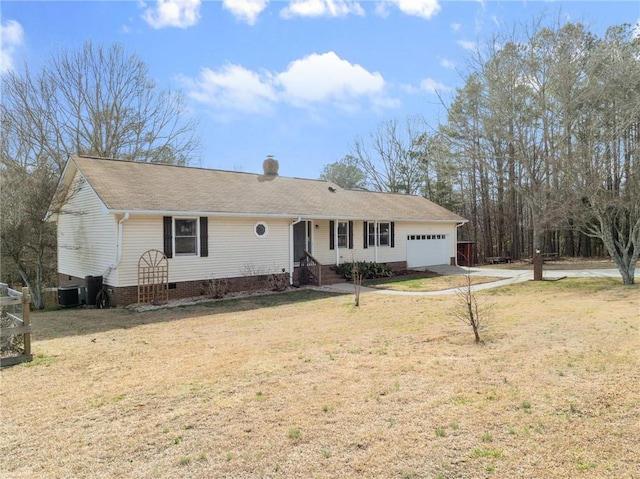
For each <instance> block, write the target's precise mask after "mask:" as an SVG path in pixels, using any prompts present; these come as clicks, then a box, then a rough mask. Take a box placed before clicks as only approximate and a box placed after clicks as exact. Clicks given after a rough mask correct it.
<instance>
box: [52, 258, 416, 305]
mask: <svg viewBox="0 0 640 479" xmlns="http://www.w3.org/2000/svg"><path fill="white" fill-rule="evenodd" d="M386 265H387V266H388V267H389V268H391V270H392V271H394V272H398V271H403V270H406V269H407V262H406V261H396V262H393V263H386ZM331 268H332V265H323V266H322V284H323V285H329V284H335V283H342V282H344V279H343V278H342V277H340V276H338V275H337V274H336V273H335V271H333V270H332V269H331ZM297 270H298V268H296V271H295V272H294V275H295V274H297ZM276 276H277V277H278V278H279V282H280V284H287V285H288V284H289V283H288V278H289V274H288V273H282V274H279V275H276ZM296 278H297V276H294V283H296V282H297V281H296ZM218 281H221V280H218ZM222 281H225V282H226V289H227V292H228V293H234V292H238V291H255V290H261V289H274V287H273V286H274V284H273V277H272V276H271V275H259V276H243V277H236V278H226V279H225V280H222ZM58 285H59V286H60V287H64V286H75V285H78V286H84V287H85V288H86V286H87V284H86V281H85V279H84V278H78V277H76V276H69V275H66V274H58ZM104 287H106V288H107V291H109V299H110V303H111V306H128V305H130V304H135V303H137V302H138V287H137V286H123V287H114V286H110V285H108V284H106V283H105V284H104ZM210 293H211V288H210V287H208V286H207V280H198V281H182V282H176V283H169V300H173V299H184V298H198V297H201V296H202V297H204V296H211V294H210Z"/></svg>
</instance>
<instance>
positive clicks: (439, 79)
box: [0, 0, 640, 178]
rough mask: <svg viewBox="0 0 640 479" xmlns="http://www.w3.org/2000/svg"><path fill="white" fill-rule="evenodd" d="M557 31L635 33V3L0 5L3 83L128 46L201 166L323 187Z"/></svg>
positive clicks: (190, 0) (186, 0)
mask: <svg viewBox="0 0 640 479" xmlns="http://www.w3.org/2000/svg"><path fill="white" fill-rule="evenodd" d="M543 12H546V13H547V14H548V15H549V18H550V19H555V18H561V19H562V20H563V21H572V22H578V21H581V22H583V23H585V24H587V25H588V27H589V29H590V30H591V31H593V32H595V33H598V34H602V33H603V32H604V31H605V30H606V28H607V27H608V26H611V25H618V24H621V23H632V24H637V23H638V22H639V21H640V2H638V1H609V2H606V1H546V2H542V1H538V2H532V1H502V2H501V1H443V0H440V1H438V0H388V1H383V2H379V1H359V2H357V1H348V0H299V1H273V0H271V1H269V0H224V1H209V0H202V1H201V0H160V1H155V0H153V1H151V0H147V1H144V2H143V1H69V2H62V1H36V2H33V1H12V0H3V1H2V2H1V4H0V14H1V18H0V20H1V25H2V35H1V38H2V43H1V48H0V72H2V71H6V70H8V69H11V68H15V69H20V68H21V65H22V62H23V60H25V59H26V61H27V62H28V64H29V65H30V68H32V69H34V68H38V67H39V66H40V65H42V63H43V62H44V61H46V59H47V57H48V56H49V55H50V54H52V53H54V52H55V50H56V48H57V47H65V48H79V47H81V46H82V44H83V43H84V42H85V41H86V40H89V39H90V40H93V41H94V42H102V43H112V42H120V43H123V44H124V45H125V46H126V48H127V51H128V52H131V53H133V52H135V53H137V54H138V55H139V56H140V57H141V59H142V60H143V61H144V62H145V63H146V64H147V65H148V66H149V70H150V74H151V76H152V77H153V78H154V80H156V81H157V82H158V84H159V85H160V86H161V87H163V88H172V89H181V90H182V91H183V92H184V94H185V95H186V97H187V98H188V101H189V105H190V108H191V109H192V111H193V114H194V117H195V118H196V119H198V120H199V122H200V131H199V133H200V135H201V137H202V144H203V149H202V152H201V156H200V158H196V159H194V162H193V164H195V165H200V166H203V167H207V168H220V169H226V170H239V171H247V172H260V171H261V169H262V161H263V160H264V158H265V156H266V155H274V156H275V157H276V158H277V159H278V160H279V161H280V174H282V175H284V176H298V177H306V178H317V177H318V175H319V174H320V171H321V169H322V167H323V166H324V165H325V164H328V163H332V162H334V161H338V160H340V159H341V158H342V157H344V156H345V155H346V154H348V153H349V152H350V150H351V148H352V145H353V142H354V140H355V139H356V138H364V139H366V138H367V137H368V135H369V134H370V133H371V132H372V131H374V130H375V129H376V128H377V126H378V125H380V124H381V123H382V122H386V121H389V120H392V119H396V120H398V121H399V122H403V121H404V120H405V119H406V118H408V117H413V116H417V115H418V116H421V117H424V118H425V119H426V120H427V121H428V122H429V123H430V124H432V125H436V124H437V121H438V119H439V118H443V115H444V111H443V109H442V107H441V106H440V105H439V100H438V95H437V94H436V92H437V93H439V94H440V96H441V97H443V98H445V99H447V98H450V97H451V96H452V95H453V93H454V92H455V88H456V87H459V86H461V83H462V80H461V75H460V71H464V70H465V58H468V57H469V56H470V55H472V54H473V51H474V49H476V48H478V47H479V45H482V43H483V42H486V41H488V40H489V39H490V38H491V36H492V35H494V34H496V33H498V32H507V31H510V30H511V29H512V28H513V26H514V25H529V24H530V23H531V21H532V19H534V18H535V17H537V16H539V15H540V14H541V13H543Z"/></svg>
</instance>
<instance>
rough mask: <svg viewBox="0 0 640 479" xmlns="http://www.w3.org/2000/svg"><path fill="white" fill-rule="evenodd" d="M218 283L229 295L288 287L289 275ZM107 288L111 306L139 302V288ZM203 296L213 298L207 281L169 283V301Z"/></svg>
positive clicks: (63, 282) (68, 281) (62, 281)
mask: <svg viewBox="0 0 640 479" xmlns="http://www.w3.org/2000/svg"><path fill="white" fill-rule="evenodd" d="M218 281H224V283H225V286H226V287H225V289H226V291H227V292H228V293H234V292H238V291H254V290H260V289H275V288H274V281H277V282H278V284H279V285H282V284H286V285H288V284H289V275H288V273H283V274H279V275H275V277H273V276H271V275H260V276H248V277H238V278H226V279H224V280H218ZM58 283H59V285H60V286H72V285H80V286H85V287H86V284H85V280H84V279H81V278H77V277H74V276H71V277H69V276H68V275H62V274H60V275H58ZM105 287H106V288H107V290H108V291H109V295H110V296H109V299H110V302H111V306H127V305H130V304H135V303H137V302H138V287H137V286H123V287H114V286H109V285H107V284H105ZM201 296H211V287H210V286H208V284H207V280H198V281H182V282H176V283H169V300H173V299H183V298H198V297H201Z"/></svg>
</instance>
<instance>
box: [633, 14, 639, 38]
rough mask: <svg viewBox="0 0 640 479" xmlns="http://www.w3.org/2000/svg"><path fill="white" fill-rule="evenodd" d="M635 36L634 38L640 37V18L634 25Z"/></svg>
mask: <svg viewBox="0 0 640 479" xmlns="http://www.w3.org/2000/svg"><path fill="white" fill-rule="evenodd" d="M633 36H634V38H640V18H638V21H637V22H636V24H635V26H634V27H633Z"/></svg>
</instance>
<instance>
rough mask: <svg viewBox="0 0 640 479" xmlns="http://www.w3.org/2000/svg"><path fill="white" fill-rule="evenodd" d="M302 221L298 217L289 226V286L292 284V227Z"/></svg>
mask: <svg viewBox="0 0 640 479" xmlns="http://www.w3.org/2000/svg"><path fill="white" fill-rule="evenodd" d="M301 221H302V217H301V216H298V218H297V219H295V220H293V221H291V224H290V225H289V284H290V285H292V284H293V268H294V267H295V265H294V258H293V227H294V226H295V225H297V224H298V223H300V222H301Z"/></svg>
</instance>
